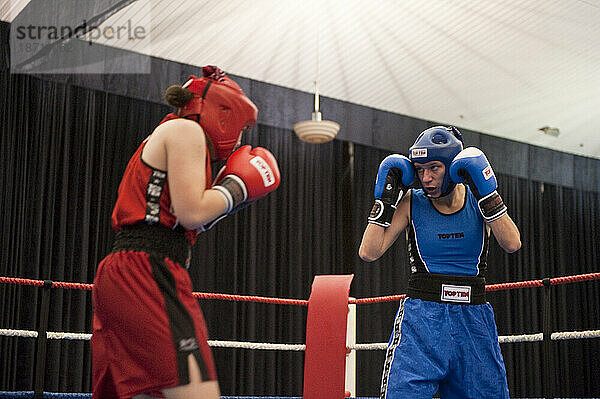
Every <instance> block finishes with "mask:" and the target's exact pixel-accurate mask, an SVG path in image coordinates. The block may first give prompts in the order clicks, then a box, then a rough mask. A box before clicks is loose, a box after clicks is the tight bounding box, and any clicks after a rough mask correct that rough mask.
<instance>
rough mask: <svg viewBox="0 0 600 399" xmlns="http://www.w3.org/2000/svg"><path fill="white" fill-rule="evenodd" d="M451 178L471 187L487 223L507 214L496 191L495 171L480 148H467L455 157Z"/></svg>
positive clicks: (451, 167) (451, 165)
mask: <svg viewBox="0 0 600 399" xmlns="http://www.w3.org/2000/svg"><path fill="white" fill-rule="evenodd" d="M450 178H451V179H452V181H454V182H455V183H463V182H465V183H466V184H467V185H468V186H469V188H470V189H471V191H472V192H473V195H475V198H477V204H478V205H479V210H480V211H481V214H482V215H483V219H484V220H485V221H486V222H488V223H489V222H493V221H494V220H496V219H498V218H500V217H501V216H503V215H504V214H506V211H507V210H506V205H504V201H502V197H500V194H498V192H497V191H496V189H497V188H498V182H497V181H496V176H495V175H494V171H493V170H492V167H491V165H490V163H489V161H488V160H487V158H486V157H485V154H484V153H483V152H482V151H481V150H480V149H479V148H475V147H469V148H465V149H464V150H462V151H461V152H459V153H458V155H456V157H454V160H452V163H450Z"/></svg>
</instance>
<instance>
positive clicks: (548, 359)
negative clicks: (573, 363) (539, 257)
mask: <svg viewBox="0 0 600 399" xmlns="http://www.w3.org/2000/svg"><path fill="white" fill-rule="evenodd" d="M542 283H543V284H544V310H543V313H542V320H543V324H544V326H543V329H542V332H543V337H544V339H543V349H542V355H543V358H544V380H543V386H544V397H545V398H546V399H551V398H554V375H553V373H552V371H553V369H552V323H551V320H550V308H551V306H550V305H551V301H550V299H551V298H550V288H551V285H550V279H549V278H545V279H543V280H542Z"/></svg>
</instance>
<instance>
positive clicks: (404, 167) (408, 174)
mask: <svg viewBox="0 0 600 399" xmlns="http://www.w3.org/2000/svg"><path fill="white" fill-rule="evenodd" d="M414 179H415V171H414V169H413V165H412V163H411V162H410V159H408V158H407V157H405V156H404V155H400V154H393V155H389V156H387V157H386V158H385V159H384V160H383V161H381V163H380V164H379V170H378V171H377V179H376V180H375V204H373V208H372V209H371V213H370V215H369V218H368V221H369V223H374V224H377V225H379V226H383V227H389V225H390V224H391V222H392V217H393V216H394V211H395V210H396V207H397V206H398V203H399V202H400V200H401V199H402V196H404V194H406V191H407V189H408V187H409V186H410V185H411V184H412V182H413V180H414Z"/></svg>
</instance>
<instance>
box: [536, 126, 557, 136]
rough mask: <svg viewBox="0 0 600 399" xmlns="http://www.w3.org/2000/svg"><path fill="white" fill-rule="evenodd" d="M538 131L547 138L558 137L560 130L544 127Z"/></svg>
mask: <svg viewBox="0 0 600 399" xmlns="http://www.w3.org/2000/svg"><path fill="white" fill-rule="evenodd" d="M538 130H539V131H541V132H543V133H544V134H547V135H548V136H554V137H558V135H559V134H560V130H559V129H558V128H557V127H550V126H544V127H541V128H539V129H538Z"/></svg>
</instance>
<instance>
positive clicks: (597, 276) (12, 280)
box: [0, 273, 600, 306]
mask: <svg viewBox="0 0 600 399" xmlns="http://www.w3.org/2000/svg"><path fill="white" fill-rule="evenodd" d="M591 280H600V273H588V274H579V275H573V276H563V277H554V278H551V279H550V285H560V284H568V283H575V282H580V281H591ZM0 283H9V284H18V285H34V286H37V287H43V286H44V284H46V283H45V282H44V280H31V279H26V278H16V277H1V276H0ZM48 283H49V284H51V288H64V289H78V290H91V289H92V287H93V284H83V283H67V282H61V281H52V282H48ZM543 285H544V284H543V281H542V280H529V281H519V282H514V283H500V284H490V285H487V286H486V287H485V290H486V291H501V290H511V289H516V288H525V287H542V286H543ZM194 296H195V297H196V298H200V299H222V300H226V301H248V302H262V303H273V304H280V305H299V306H308V300H304V299H285V298H272V297H264V296H255V295H233V294H214V293H207V292H194ZM405 296H406V295H403V294H402V295H386V296H379V297H372V298H361V299H350V300H348V303H351V304H366V303H378V302H393V301H397V300H400V299H402V298H404V297H405Z"/></svg>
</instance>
